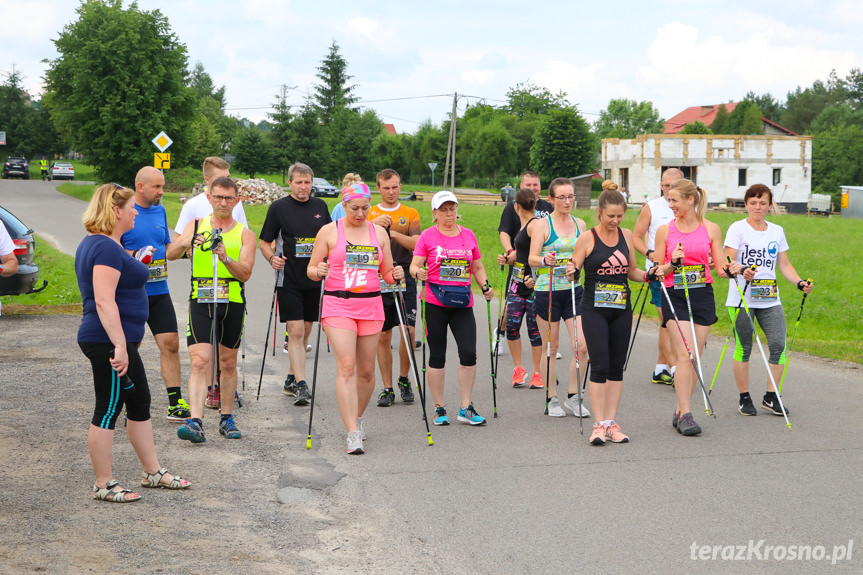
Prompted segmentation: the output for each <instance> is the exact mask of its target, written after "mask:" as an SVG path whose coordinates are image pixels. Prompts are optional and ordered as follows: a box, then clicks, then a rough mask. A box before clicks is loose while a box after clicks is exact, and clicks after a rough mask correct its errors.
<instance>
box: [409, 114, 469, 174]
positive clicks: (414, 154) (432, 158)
mask: <svg viewBox="0 0 863 575" xmlns="http://www.w3.org/2000/svg"><path fill="white" fill-rule="evenodd" d="M448 134H449V122H446V123H445V125H441V127H437V126H435V125H434V124H433V123H432V121H431V120H426V121H425V122H423V123H422V124H420V126H419V128H417V131H416V132H414V135H413V138H411V158H412V159H411V174H412V175H413V176H414V177H416V178H419V179H420V180H419V181H420V182H422V181H427V182H431V177H432V174H431V170H430V169H429V167H428V164H429V162H434V163H436V164H438V166H437V170H436V171H435V184H441V182H443V169H442V168H443V164H444V160H445V159H446V145H447V140H448ZM456 152H458V150H456Z"/></svg>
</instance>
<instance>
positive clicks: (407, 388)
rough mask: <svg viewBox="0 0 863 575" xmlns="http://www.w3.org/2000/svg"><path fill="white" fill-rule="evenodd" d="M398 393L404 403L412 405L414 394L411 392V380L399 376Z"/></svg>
mask: <svg viewBox="0 0 863 575" xmlns="http://www.w3.org/2000/svg"><path fill="white" fill-rule="evenodd" d="M398 384H399V391H400V392H401V394H402V401H403V402H404V403H413V402H414V392H413V391H412V390H411V380H409V379H408V378H406V377H401V376H399V381H398Z"/></svg>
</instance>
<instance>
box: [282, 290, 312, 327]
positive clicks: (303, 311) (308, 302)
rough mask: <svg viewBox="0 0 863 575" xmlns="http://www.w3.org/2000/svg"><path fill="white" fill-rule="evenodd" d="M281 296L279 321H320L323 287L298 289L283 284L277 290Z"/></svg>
mask: <svg viewBox="0 0 863 575" xmlns="http://www.w3.org/2000/svg"><path fill="white" fill-rule="evenodd" d="M276 293H277V294H278V298H279V321H281V322H286V321H298V320H303V321H318V316H319V315H320V304H321V288H320V287H316V288H314V289H297V288H295V287H294V286H283V287H280V288H278V289H277V290H276Z"/></svg>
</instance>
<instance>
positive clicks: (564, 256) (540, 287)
mask: <svg viewBox="0 0 863 575" xmlns="http://www.w3.org/2000/svg"><path fill="white" fill-rule="evenodd" d="M548 198H549V200H550V201H551V203H552V205H553V206H554V211H553V212H552V213H551V214H549V216H548V217H546V218H545V219H542V220H540V221H538V222H536V223H535V224H534V231H533V232H532V235H531V242H530V256H529V258H528V262H529V263H530V265H531V267H534V268H536V274H535V275H536V287H535V292H534V293H535V294H536V295H535V298H536V299H535V303H536V319H537V323H538V325H539V333H540V335H541V336H542V338H543V342H542V345H543V346H544V347H547V345H548V342H549V323H548V322H549V321H550V322H551V326H550V333H551V338H550V342H551V354H553V355H556V354H557V349H558V347H559V344H560V320H561V319H563V321H564V323H565V324H566V327H567V329H568V330H569V338H570V342H574V341H575V334H574V333H573V329H577V330H578V332H579V333H581V317H580V316H581V313H580V311H581V294H582V292H583V290H582V288H581V286H580V285H578V284H576V288H575V301H576V308H577V309H572V294H571V293H570V284H569V281H567V279H566V262H568V261H569V260H570V259H572V254H573V250H574V248H575V242H576V241H577V240H578V236H579V235H581V233H582V232H583V231H584V230H585V229H586V226H585V224H584V221H583V220H581V219H579V218H576V217H575V216H573V215H572V213H571V212H572V209H573V208H574V207H575V189H574V187H573V185H572V181H571V180H570V179H568V178H556V179H555V180H553V181H552V182H551V184H550V185H549V187H548ZM549 303H550V305H549ZM549 309H550V310H551V317H549ZM578 355H579V358H580V359H581V360H582V361H585V360H586V358H587V345H586V344H585V342H584V338H579V341H578ZM546 363H547V364H548V363H550V365H549V367H548V369H547V370H545V369H544V370H543V374H542V376H543V379H544V380H545V382H546V389H547V390H548V400H547V405H546V414H547V415H549V416H551V417H563V416H565V415H566V412H565V411H564V410H563V407H566V408H567V409H569V410H570V411H571V412H572V414H573V415H575V416H576V417H589V416H590V412H589V411H588V410H587V408H586V407H584V406H583V405H582V406H581V407H580V408H579V405H578V400H575V401H573V400H572V398H573V397H574V396H575V395H576V394H577V393H578V385H579V383H578V377H577V376H576V369H575V367H576V366H575V361H572V360H571V361H570V364H569V393H568V394H567V398H566V400H565V401H564V402H563V407H561V402H560V399H559V398H558V396H557V366H556V365H555V363H554V362H546ZM546 371H548V372H549V373H546Z"/></svg>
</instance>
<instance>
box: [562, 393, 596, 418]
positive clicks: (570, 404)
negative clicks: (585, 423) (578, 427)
mask: <svg viewBox="0 0 863 575" xmlns="http://www.w3.org/2000/svg"><path fill="white" fill-rule="evenodd" d="M563 406H564V407H565V408H567V409H568V410H570V411H571V412H572V414H573V415H574V416H576V417H590V412H589V411H588V410H587V408H586V407H585V406H584V397H582V398H581V409H579V405H578V396H577V395H573V396H572V397H571V398H570V399H567V400H565V401H564V402H563Z"/></svg>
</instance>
